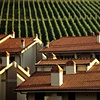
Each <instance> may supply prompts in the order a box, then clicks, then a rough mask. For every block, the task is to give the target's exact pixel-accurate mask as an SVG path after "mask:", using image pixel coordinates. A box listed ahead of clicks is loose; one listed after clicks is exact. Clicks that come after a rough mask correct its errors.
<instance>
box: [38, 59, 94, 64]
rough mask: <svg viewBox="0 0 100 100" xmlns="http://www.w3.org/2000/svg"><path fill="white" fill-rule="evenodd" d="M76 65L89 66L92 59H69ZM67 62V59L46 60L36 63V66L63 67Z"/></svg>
mask: <svg viewBox="0 0 100 100" xmlns="http://www.w3.org/2000/svg"><path fill="white" fill-rule="evenodd" d="M71 60H73V61H74V62H75V63H76V64H89V63H90V62H91V61H92V60H93V59H71ZM67 61H69V59H46V60H40V61H39V62H38V63H36V66H44V65H55V64H59V65H65V64H66V63H67Z"/></svg>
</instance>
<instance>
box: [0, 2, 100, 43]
mask: <svg viewBox="0 0 100 100" xmlns="http://www.w3.org/2000/svg"><path fill="white" fill-rule="evenodd" d="M12 30H14V31H15V32H16V37H32V36H34V34H35V33H37V34H38V35H39V38H40V39H41V40H42V41H43V43H44V45H45V44H46V42H47V41H52V40H54V39H58V38H60V37H62V36H88V35H91V34H92V33H93V32H94V33H95V34H97V33H98V32H99V31H100V0H92V1H91V0H89V1H88V0H72V1H70V0H69V1H68V0H67V1H65V0H53V1H52V0H50V1H49V0H47V1H45V0H39V1H37V0H36V1H32V0H1V1H0V34H9V33H10V32H11V31H12Z"/></svg>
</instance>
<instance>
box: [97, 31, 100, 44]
mask: <svg viewBox="0 0 100 100" xmlns="http://www.w3.org/2000/svg"><path fill="white" fill-rule="evenodd" d="M97 43H100V32H99V33H98V35H97Z"/></svg>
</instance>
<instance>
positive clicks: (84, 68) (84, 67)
mask: <svg viewBox="0 0 100 100" xmlns="http://www.w3.org/2000/svg"><path fill="white" fill-rule="evenodd" d="M86 70H87V66H86V65H78V66H77V71H86Z"/></svg>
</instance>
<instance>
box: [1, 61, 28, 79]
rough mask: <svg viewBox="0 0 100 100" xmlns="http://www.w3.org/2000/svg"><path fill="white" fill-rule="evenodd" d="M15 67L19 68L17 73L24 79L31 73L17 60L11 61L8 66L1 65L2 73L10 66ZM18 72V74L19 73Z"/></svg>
mask: <svg viewBox="0 0 100 100" xmlns="http://www.w3.org/2000/svg"><path fill="white" fill-rule="evenodd" d="M11 67H14V68H16V70H17V73H18V74H19V75H20V76H21V77H23V78H24V79H27V78H28V77H29V76H30V74H29V73H27V72H26V71H25V70H24V69H23V68H22V67H21V66H19V65H18V64H17V63H16V62H15V61H14V62H12V63H10V64H9V65H7V66H0V74H2V73H4V72H5V71H6V70H8V69H9V68H11ZM17 73H16V75H17Z"/></svg>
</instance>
